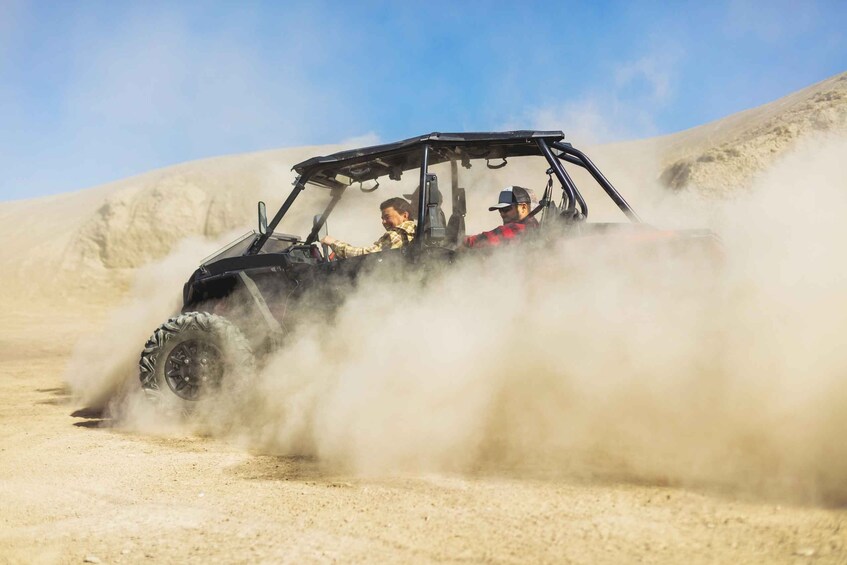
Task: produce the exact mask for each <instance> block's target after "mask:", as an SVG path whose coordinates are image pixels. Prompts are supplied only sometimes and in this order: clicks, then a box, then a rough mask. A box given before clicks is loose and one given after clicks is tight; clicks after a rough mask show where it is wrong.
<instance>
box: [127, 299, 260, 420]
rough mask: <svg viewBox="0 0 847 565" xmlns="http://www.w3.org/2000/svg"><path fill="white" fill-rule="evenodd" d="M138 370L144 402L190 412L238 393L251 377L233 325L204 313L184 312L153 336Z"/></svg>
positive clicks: (251, 362) (243, 341)
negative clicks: (216, 397)
mask: <svg viewBox="0 0 847 565" xmlns="http://www.w3.org/2000/svg"><path fill="white" fill-rule="evenodd" d="M138 367H139V378H140V379H141V387H142V388H143V389H144V390H145V392H146V393H147V394H148V396H150V397H152V398H154V399H156V400H161V401H166V402H169V403H170V402H174V401H176V402H178V403H182V404H184V405H186V406H190V405H191V404H192V403H194V402H196V401H198V400H201V399H202V398H204V397H207V396H208V395H210V394H213V393H218V392H222V391H228V392H230V393H233V392H237V391H238V388H239V385H241V384H243V382H244V380H245V378H246V377H248V376H249V375H251V374H252V373H253V372H254V370H255V358H254V356H253V352H252V350H251V349H250V344H249V342H248V341H247V338H246V337H245V336H244V334H243V333H242V332H241V330H239V329H238V328H237V327H236V326H235V325H234V324H233V323H232V322H230V321H229V320H227V319H226V318H222V317H221V316H216V315H215V314H209V313H207V312H186V313H183V314H180V315H179V316H175V317H173V318H171V319H170V320H168V321H167V322H165V323H164V324H162V325H161V326H159V327H158V328H157V329H156V331H154V332H153V335H151V336H150V339H148V340H147V343H146V344H145V345H144V350H143V351H142V352H141V359H140V360H139V364H138Z"/></svg>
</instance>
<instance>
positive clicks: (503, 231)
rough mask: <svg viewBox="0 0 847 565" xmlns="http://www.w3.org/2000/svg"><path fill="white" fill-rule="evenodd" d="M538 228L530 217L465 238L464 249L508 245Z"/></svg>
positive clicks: (536, 222) (536, 223)
mask: <svg viewBox="0 0 847 565" xmlns="http://www.w3.org/2000/svg"><path fill="white" fill-rule="evenodd" d="M537 227H538V220H536V219H535V217H532V216H530V217H529V218H525V219H524V220H522V221H520V222H512V223H510V224H505V225H502V226H499V227H496V228H494V229H493V230H491V231H484V232H482V233H480V234H477V235H469V236H468V237H466V238H465V247H489V246H496V245H502V244H504V243H509V242H510V241H512V240H514V239H516V238H518V237H520V236H521V235H523V234H524V233H525V232H526V231H527V230H529V229H532V228H537Z"/></svg>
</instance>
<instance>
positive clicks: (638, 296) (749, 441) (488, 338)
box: [69, 138, 847, 503]
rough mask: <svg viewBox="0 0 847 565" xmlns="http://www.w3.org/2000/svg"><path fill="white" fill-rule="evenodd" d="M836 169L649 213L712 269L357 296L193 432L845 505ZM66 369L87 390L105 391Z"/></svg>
mask: <svg viewBox="0 0 847 565" xmlns="http://www.w3.org/2000/svg"><path fill="white" fill-rule="evenodd" d="M845 154H847V140H845V139H843V138H817V139H815V140H813V141H808V142H806V143H804V144H802V145H800V146H799V147H798V148H797V150H795V151H794V152H792V153H791V154H789V155H787V156H786V157H784V158H783V159H782V160H780V161H779V162H778V163H777V164H776V165H774V166H773V167H771V168H770V169H769V170H767V171H766V172H765V173H763V174H761V175H760V176H759V177H758V178H757V179H756V181H755V183H754V184H753V186H752V187H751V188H750V190H749V191H748V192H747V193H746V194H744V195H743V196H741V197H738V198H735V199H732V200H721V201H714V200H713V201H709V200H705V199H702V198H685V197H680V196H679V194H675V195H667V198H664V199H657V200H656V201H655V202H653V203H651V204H652V205H651V209H650V210H647V211H645V210H640V211H641V212H642V214H643V215H644V216H645V217H646V218H647V219H648V220H650V221H651V223H654V224H656V225H658V226H664V225H670V224H675V225H676V224H679V220H678V218H680V217H684V218H690V219H692V222H691V224H692V225H694V226H698V227H699V226H704V225H705V226H708V227H711V228H712V229H713V230H715V231H716V232H717V233H718V234H719V235H720V237H721V238H722V241H723V245H724V248H725V254H726V257H725V260H724V261H723V264H722V266H719V267H716V266H715V265H714V264H712V263H711V262H709V261H707V260H704V258H702V257H697V256H686V255H679V254H667V253H663V252H661V250H659V251H657V250H655V249H653V250H652V251H651V252H650V253H646V254H645V253H640V252H638V251H637V249H636V248H635V247H633V246H630V245H627V244H626V242H624V241H623V240H622V239H617V238H610V239H608V240H606V239H601V238H594V237H585V238H576V239H567V240H561V241H559V242H558V243H556V244H555V245H554V246H552V247H545V248H543V249H528V248H513V249H505V250H503V251H501V252H498V253H495V254H491V255H487V256H484V257H483V256H474V255H470V254H468V255H467V256H465V257H464V258H463V260H461V261H459V262H458V263H457V264H455V265H453V266H452V267H450V268H448V269H444V270H443V271H441V272H429V273H427V276H426V278H425V280H418V279H417V278H416V276H415V275H413V274H411V273H408V272H395V273H392V274H390V275H388V274H385V273H382V274H380V275H379V276H370V277H366V278H364V279H362V280H360V281H359V283H358V285H357V287H356V289H355V290H354V291H353V292H352V294H351V296H350V297H349V298H348V300H347V301H346V302H345V304H344V305H343V306H342V307H341V308H340V310H339V311H338V312H337V313H336V314H335V316H334V317H333V319H332V320H331V321H330V320H323V321H316V322H315V323H313V324H308V325H305V326H301V327H300V328H299V329H298V331H297V332H296V333H295V334H294V335H292V336H289V339H288V341H287V343H286V345H285V347H283V348H282V349H281V350H279V351H277V352H276V353H274V354H273V355H272V356H271V357H270V358H269V359H268V360H267V362H266V363H265V365H264V367H263V368H262V370H261V372H260V374H259V375H258V378H257V381H256V382H255V386H254V387H253V390H252V393H250V394H246V395H244V396H243V397H241V398H238V399H217V401H216V402H217V403H218V404H217V406H218V407H220V408H221V409H223V410H224V411H225V413H227V414H228V416H229V417H231V421H230V425H227V426H221V425H220V424H219V423H215V422H214V420H215V417H214V416H209V415H208V411H206V414H207V415H206V416H205V417H203V416H202V415H201V416H200V419H201V420H203V419H205V420H206V423H205V424H204V423H203V422H202V421H201V422H200V423H199V424H198V423H197V422H195V423H194V424H192V425H193V426H195V427H194V428H192V429H206V430H211V433H214V434H221V435H224V436H226V437H228V438H230V439H231V440H232V441H236V442H241V443H243V444H244V445H245V446H246V447H247V448H249V449H252V450H258V451H262V452H265V453H274V454H283V455H311V456H316V457H318V458H320V459H321V461H323V462H324V463H325V464H326V465H332V466H337V467H338V468H343V469H346V470H349V471H352V472H356V473H361V474H385V473H397V472H430V471H431V472H458V473H506V474H509V475H510V476H512V475H517V476H533V477H534V476H540V477H555V476H571V477H585V478H597V477H601V478H608V479H610V480H629V481H651V482H659V483H661V484H676V485H691V486H696V485H709V486H712V487H715V486H717V487H726V488H730V489H733V490H735V491H749V492H751V493H755V494H764V495H774V496H779V497H788V498H792V499H798V500H803V501H814V502H820V503H844V502H847V442H845V441H844V439H843V438H844V435H843V430H844V429H845V428H847V384H845V374H847V351H845V349H844V347H843V345H842V343H843V335H844V333H845V331H847V293H846V292H845V290H847V280H845V279H847V275H845V269H844V266H843V250H842V245H841V242H843V241H845V240H847V226H845V222H844V218H845V217H847V190H845V188H847V165H846V164H845V162H844V159H843V156H844V155H845ZM185 256H186V255H184V254H183V255H182V258H184V257H185ZM197 256H198V255H195V256H194V261H193V262H194V263H196V257H197ZM173 260H174V261H177V259H173ZM182 264H183V266H184V265H185V264H192V262H188V263H182ZM174 271H178V272H179V275H180V277H179V281H176V280H172V281H169V282H168V283H165V282H163V281H162V280H158V281H156V284H155V289H156V292H154V293H152V294H149V295H147V294H144V292H146V291H144V292H142V294H143V295H144V296H154V295H157V294H160V293H161V289H168V288H170V289H179V288H180V285H181V283H182V282H183V279H184V277H185V275H186V272H185V271H186V269H185V268H183V269H182V270H180V269H174ZM142 286H143V285H142ZM168 298H169V299H170V298H176V297H170V296H169V297H168ZM139 304H146V302H145V301H142V302H140V303H139ZM139 308H141V307H140V306H139ZM142 310H144V312H140V311H139V313H138V317H137V318H134V321H133V324H132V327H133V330H132V331H133V332H134V331H135V329H134V328H136V326H137V329H138V332H140V333H138V335H130V334H131V333H132V332H130V331H126V332H125V333H123V334H122V336H121V342H120V343H117V341H115V340H114V339H113V340H112V341H111V342H110V345H109V350H110V351H112V350H114V351H117V350H119V349H121V348H123V347H124V346H126V347H129V348H130V349H131V350H132V351H133V353H134V355H135V357H134V359H137V351H138V350H140V348H141V346H142V345H143V343H144V341H145V339H146V338H147V336H148V335H149V333H150V332H151V331H152V329H154V328H155V326H156V325H158V323H161V322H162V321H163V320H162V319H156V320H153V319H150V320H146V319H145V320H144V323H143V324H142V323H141V321H140V319H141V318H143V317H144V315H146V314H152V311H153V310H154V308H146V307H145V308H143V309H142ZM125 317H126V316H124V315H119V316H118V318H125ZM119 321H120V320H119ZM142 328H143V331H142ZM142 334H143V335H142ZM87 356H88V354H87V353H86V352H85V351H83V352H81V353H80V355H79V356H78V358H79V359H85V358H86V357H87ZM101 357H102V358H104V359H108V358H109V356H103V355H101ZM73 367H74V365H73V364H72V370H70V371H69V375H71V376H72V377H74V376H75V377H76V379H77V380H76V385H75V388H77V389H79V390H83V391H86V390H94V391H97V392H98V393H102V392H104V391H105V390H110V391H114V390H115V388H114V386H112V387H104V386H103V382H102V380H101V381H96V382H95V380H94V379H92V375H93V374H94V373H92V372H88V373H81V372H80V371H78V370H73ZM124 371H126V372H127V373H125V374H128V373H131V371H129V369H128V368H127V369H124V368H122V369H121V371H118V372H124ZM95 372H96V371H95ZM113 373H114V371H113ZM104 374H105V373H104ZM133 377H134V378H136V379H137V376H135V375H133ZM105 380H106V381H108V382H109V383H111V384H112V385H115V384H117V382H118V381H116V380H114V379H105ZM135 382H137V381H134V382H133V384H134V383H135ZM135 386H137V385H135ZM91 394H93V393H91ZM138 394H139V393H138V392H137V391H131V392H126V391H125V392H124V397H123V398H122V399H120V401H117V402H115V403H114V404H113V410H114V412H115V415H116V417H117V418H118V419H119V420H121V422H122V425H124V426H126V427H129V428H131V429H140V430H145V425H146V424H145V422H147V421H148V419H147V418H145V419H139V418H137V414H138V410H137V409H128V408H127V406H137V402H135V401H134V400H133V399H134V398H135V399H137V396H138ZM93 395H94V396H97V395H96V394H93ZM230 401H231V402H230ZM218 419H219V418H218Z"/></svg>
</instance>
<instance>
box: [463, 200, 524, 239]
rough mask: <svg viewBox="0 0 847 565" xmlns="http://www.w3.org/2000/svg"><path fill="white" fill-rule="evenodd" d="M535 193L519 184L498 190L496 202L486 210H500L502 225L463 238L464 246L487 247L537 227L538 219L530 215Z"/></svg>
mask: <svg viewBox="0 0 847 565" xmlns="http://www.w3.org/2000/svg"><path fill="white" fill-rule="evenodd" d="M534 200H535V195H534V194H533V192H532V190H530V189H528V188H523V187H521V186H509V187H506V188H504V189H503V190H502V191H500V198H499V199H498V200H497V204H495V205H494V206H491V207H490V208H489V209H488V210H489V212H493V211H494V210H497V211H498V212H500V218H501V219H502V220H503V225H502V226H499V227H497V228H494V229H493V230H490V231H485V232H482V233H480V234H477V235H470V236H468V237H466V238H465V241H464V246H465V247H472V248H480V247H489V246H496V245H501V244H503V243H508V242H510V241H512V240H514V239H515V238H517V237H520V236H521V235H523V234H524V233H525V232H526V231H527V230H532V229H534V228H537V227H538V220H536V219H535V217H534V216H530V215H529V214H530V212H532V206H533V201H534Z"/></svg>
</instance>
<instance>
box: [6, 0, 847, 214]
mask: <svg viewBox="0 0 847 565" xmlns="http://www.w3.org/2000/svg"><path fill="white" fill-rule="evenodd" d="M845 29H847V2H845V1H844V0H836V1H831V2H827V1H823V0H821V1H814V0H807V1H803V2H789V1H784V0H771V1H767V2H759V1H741V0H731V1H712V2H702V1H697V2H685V1H680V2H637V1H630V2H607V1H599V0H598V1H594V2H547V1H544V2H542V1H527V2H514V1H503V2H501V1H498V0H488V1H470V0H469V1H465V2H462V1H453V2H441V1H437V0H430V1H426V2H417V1H411V0H410V1H407V2H376V1H363V2H353V1H349V2H329V1H325V2H321V1H313V2H212V1H206V2H184V3H181V2H173V1H172V2H161V3H159V2H153V1H150V2H125V1H114V0H113V1H104V2H98V1H93V0H90V1H85V2H64V1H57V2H26V1H17V0H0V132H2V134H0V200H9V199H20V198H31V197H35V196H40V195H46V194H53V193H59V192H67V191H71V190H78V189H82V188H87V187H90V186H94V185H97V184H102V183H104V182H109V181H112V180H117V179H120V178H124V177H127V176H131V175H134V174H138V173H142V172H145V171H148V170H151V169H155V168H159V167H163V166H167V165H171V164H174V163H180V162H184V161H189V160H192V159H198V158H203V157H210V156H216V155H224V154H232V153H243V152H249V151H257V150H263V149H272V148H278V147H287V146H297V145H314V144H325V143H337V142H340V141H347V140H351V139H359V140H362V141H364V142H373V141H383V142H387V141H393V140H395V139H401V138H405V137H410V136H413V135H418V134H422V133H427V132H430V131H462V130H465V131H472V130H498V129H506V128H542V129H562V130H564V131H565V133H566V135H568V137H569V138H570V139H571V140H573V141H574V142H581V143H583V144H584V143H594V142H603V141H613V140H622V139H631V138H640V137H648V136H652V135H658V134H665V133H671V132H674V131H679V130H682V129H686V128H689V127H693V126H696V125H700V124H703V123H706V122H708V121H711V120H714V119H718V118H721V117H723V116H726V115H728V114H731V113H734V112H737V111H740V110H744V109H746V108H751V107H754V106H758V105H760V104H763V103H766V102H769V101H771V100H775V99H777V98H779V97H780V96H783V95H785V94H788V93H790V92H793V91H795V90H798V89H800V88H803V87H805V86H808V85H810V84H813V83H815V82H817V81H820V80H823V79H825V78H827V77H829V76H832V75H834V74H837V73H840V72H843V71H845V70H847V32H845Z"/></svg>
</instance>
